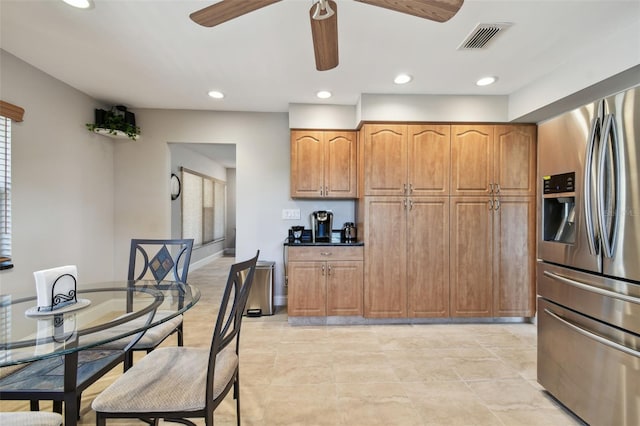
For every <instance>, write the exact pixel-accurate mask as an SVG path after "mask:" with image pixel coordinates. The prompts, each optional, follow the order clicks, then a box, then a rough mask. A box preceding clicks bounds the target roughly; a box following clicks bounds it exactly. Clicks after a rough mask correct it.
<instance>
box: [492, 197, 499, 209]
mask: <svg viewBox="0 0 640 426" xmlns="http://www.w3.org/2000/svg"><path fill="white" fill-rule="evenodd" d="M493 209H494V210H500V199H499V198H496V201H495V202H494V203H493Z"/></svg>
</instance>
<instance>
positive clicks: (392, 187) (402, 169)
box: [363, 124, 407, 195]
mask: <svg viewBox="0 0 640 426" xmlns="http://www.w3.org/2000/svg"><path fill="white" fill-rule="evenodd" d="M363 149H364V163H365V164H364V167H365V170H364V191H365V195H404V194H405V192H406V188H407V126H404V125H373V124H367V125H365V139H364V147H363Z"/></svg>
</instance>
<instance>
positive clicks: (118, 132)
mask: <svg viewBox="0 0 640 426" xmlns="http://www.w3.org/2000/svg"><path fill="white" fill-rule="evenodd" d="M93 132H94V133H97V134H99V135H102V136H106V137H109V138H112V139H130V138H129V136H127V134H126V133H125V132H123V131H121V130H116V133H115V134H113V133H109V130H108V129H100V128H97V129H94V130H93ZM139 138H140V135H138V136H136V140H138V139H139Z"/></svg>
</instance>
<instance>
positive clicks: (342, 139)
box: [324, 132, 357, 198]
mask: <svg viewBox="0 0 640 426" xmlns="http://www.w3.org/2000/svg"><path fill="white" fill-rule="evenodd" d="M324 143H325V168H324V181H325V191H324V196H325V197H329V198H356V195H357V193H356V190H357V186H356V155H357V151H356V148H357V145H356V133H355V132H325V134H324Z"/></svg>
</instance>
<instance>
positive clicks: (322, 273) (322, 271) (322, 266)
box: [322, 265, 324, 277]
mask: <svg viewBox="0 0 640 426" xmlns="http://www.w3.org/2000/svg"><path fill="white" fill-rule="evenodd" d="M322 276H323V277H324V265H322Z"/></svg>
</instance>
